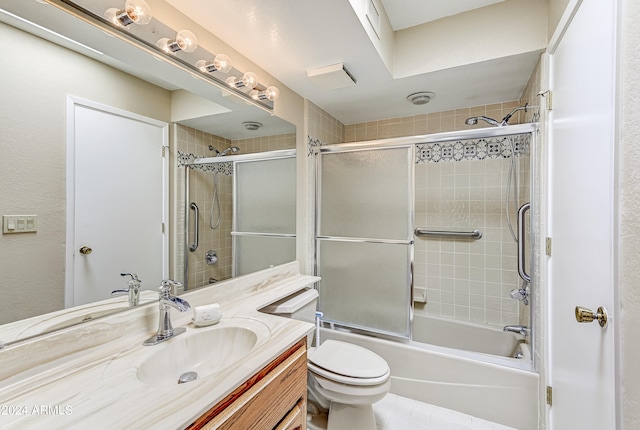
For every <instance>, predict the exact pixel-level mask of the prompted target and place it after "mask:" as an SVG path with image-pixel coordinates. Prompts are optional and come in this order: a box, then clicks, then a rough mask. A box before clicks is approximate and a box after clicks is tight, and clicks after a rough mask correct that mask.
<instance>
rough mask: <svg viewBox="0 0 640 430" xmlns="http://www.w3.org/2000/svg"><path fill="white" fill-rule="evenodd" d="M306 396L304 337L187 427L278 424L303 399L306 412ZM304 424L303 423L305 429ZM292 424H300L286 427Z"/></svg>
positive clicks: (232, 429)
mask: <svg viewBox="0 0 640 430" xmlns="http://www.w3.org/2000/svg"><path fill="white" fill-rule="evenodd" d="M306 398H307V351H306V340H305V339H302V340H301V341H300V342H298V343H297V344H296V345H295V346H294V347H293V348H291V349H289V350H288V351H287V352H285V353H284V354H282V355H281V356H280V357H278V358H277V359H276V360H274V361H273V362H272V363H271V364H270V365H268V366H266V367H265V368H264V369H262V370H261V371H260V372H258V373H257V374H256V375H254V376H253V377H252V378H250V379H249V380H247V381H246V382H245V383H244V384H242V386H241V387H239V388H238V390H236V392H234V393H231V394H230V395H229V396H228V397H227V398H225V399H223V400H222V401H221V402H219V403H218V404H217V405H216V406H214V407H213V408H212V409H211V410H210V411H209V412H207V413H206V414H204V415H203V416H202V417H200V418H199V419H197V420H196V421H195V422H194V423H193V424H192V425H191V426H189V427H188V429H189V430H195V429H219V430H264V429H273V428H277V426H278V425H280V424H282V423H284V418H286V417H288V416H289V415H290V411H292V410H294V409H295V407H297V405H299V404H300V402H302V403H301V404H302V406H301V407H300V409H301V411H302V410H304V412H305V415H306ZM305 427H306V426H304V424H303V425H301V426H300V428H302V429H305ZM289 428H291V429H295V428H297V427H296V426H293V427H284V429H289Z"/></svg>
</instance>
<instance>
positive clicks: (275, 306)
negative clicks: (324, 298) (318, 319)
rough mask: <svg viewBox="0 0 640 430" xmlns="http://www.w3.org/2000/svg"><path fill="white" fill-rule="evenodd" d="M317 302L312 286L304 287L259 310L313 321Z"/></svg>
mask: <svg viewBox="0 0 640 430" xmlns="http://www.w3.org/2000/svg"><path fill="white" fill-rule="evenodd" d="M317 303H318V291H316V290H315V289H313V288H305V289H302V290H298V291H296V292H295V293H293V294H290V295H288V296H287V297H285V298H283V299H280V300H278V301H277V302H274V303H271V304H270V305H268V306H265V307H264V308H262V309H260V312H265V313H268V314H274V315H280V316H283V317H286V318H293V319H296V320H300V321H306V322H310V323H313V322H315V313H316V304H317Z"/></svg>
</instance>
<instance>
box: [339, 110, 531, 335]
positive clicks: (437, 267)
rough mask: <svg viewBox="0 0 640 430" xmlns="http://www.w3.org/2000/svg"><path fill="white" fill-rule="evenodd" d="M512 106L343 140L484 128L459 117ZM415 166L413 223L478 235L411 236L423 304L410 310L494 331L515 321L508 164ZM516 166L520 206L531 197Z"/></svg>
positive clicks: (406, 123)
mask: <svg viewBox="0 0 640 430" xmlns="http://www.w3.org/2000/svg"><path fill="white" fill-rule="evenodd" d="M518 106H520V104H519V101H509V102H504V103H497V104H491V105H484V106H475V107H470V108H464V109H456V110H452V111H445V112H434V113H429V114H421V115H414V116H410V117H403V118H392V119H386V120H379V121H372V122H367V123H360V124H351V125H346V126H345V141H346V142H356V141H363V140H375V139H384V138H392V137H403V136H417V135H423V134H432V133H440V132H447V131H458V130H466V129H470V128H482V127H488V126H489V125H488V124H486V123H482V122H480V123H479V124H477V125H475V126H468V125H466V124H465V120H466V119H467V118H469V117H471V116H478V115H485V116H488V117H490V118H496V119H498V120H499V119H501V118H503V117H504V116H505V115H507V114H508V113H509V112H511V111H512V110H513V109H514V108H516V107H518ZM524 120H525V113H524V112H522V111H521V112H517V113H516V114H515V115H514V116H513V117H512V118H511V120H510V121H509V124H512V125H513V124H518V123H520V122H524ZM417 161H418V163H417V164H416V195H415V214H414V216H415V225H416V226H417V227H423V228H427V229H430V230H438V229H443V230H448V229H452V230H463V229H464V230H466V229H469V228H470V229H471V230H473V229H475V228H478V229H480V230H482V231H483V234H484V236H483V238H482V239H481V240H478V241H469V240H468V239H455V240H451V239H431V238H430V239H423V238H416V242H415V256H414V264H415V266H414V276H415V277H414V286H415V287H418V288H426V289H427V303H426V304H425V303H420V302H417V303H415V311H416V313H428V314H430V315H435V316H442V317H447V318H454V319H456V320H462V321H472V322H477V323H487V324H494V325H497V326H500V325H506V324H517V323H519V322H521V317H522V315H521V314H524V313H527V314H528V311H526V312H523V311H525V310H526V308H521V306H519V302H517V301H515V300H513V299H511V298H510V296H509V293H510V291H511V289H513V288H515V287H516V286H517V285H518V274H517V257H516V256H517V254H516V244H515V242H514V241H513V239H512V238H511V234H510V233H509V230H508V227H507V226H506V220H505V217H504V213H505V212H504V200H505V198H504V197H505V192H506V180H507V177H508V176H507V173H508V171H509V163H510V159H509V158H496V159H493V158H487V159H484V160H478V159H463V160H461V161H452V160H449V161H440V162H438V163H421V162H419V160H417ZM517 164H518V172H519V174H518V177H519V181H518V182H519V187H520V195H521V198H520V201H519V202H518V207H519V205H520V204H522V203H524V202H525V201H528V198H529V196H528V190H529V185H530V184H529V182H528V179H527V178H528V177H529V167H528V166H529V157H517ZM512 213H513V217H512V221H513V224H514V226H515V225H516V215H515V211H514V210H512ZM503 254H504V255H509V256H508V257H502V255H503Z"/></svg>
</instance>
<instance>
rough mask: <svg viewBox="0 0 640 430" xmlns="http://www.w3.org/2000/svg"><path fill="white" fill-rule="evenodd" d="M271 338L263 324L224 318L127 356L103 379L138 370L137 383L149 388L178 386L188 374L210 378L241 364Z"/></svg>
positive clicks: (245, 319) (116, 361)
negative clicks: (134, 369)
mask: <svg viewBox="0 0 640 430" xmlns="http://www.w3.org/2000/svg"><path fill="white" fill-rule="evenodd" d="M269 337H270V331H269V328H268V327H267V326H266V325H265V324H263V323H261V322H260V321H257V320H253V319H248V318H228V319H225V318H223V319H222V320H221V321H220V322H219V323H218V324H216V325H214V326H211V327H207V328H191V327H188V328H187V332H186V333H184V334H181V335H179V336H176V337H175V338H173V339H169V340H167V341H165V342H163V343H160V344H157V345H153V346H144V347H143V348H142V349H141V350H140V349H138V351H137V352H136V353H133V352H129V353H124V355H123V356H122V357H120V358H116V359H114V360H113V361H112V362H111V363H110V364H109V365H108V367H107V369H106V370H105V372H104V373H103V379H107V380H108V379H111V378H112V377H113V376H116V375H117V374H118V373H119V372H120V371H125V372H126V373H129V372H127V371H126V369H125V367H129V369H131V368H132V367H135V368H136V372H135V373H136V377H137V379H138V380H139V381H140V382H143V383H145V384H148V385H176V384H178V381H179V380H180V378H181V376H182V375H184V374H187V373H188V372H195V373H196V374H197V378H196V379H201V378H206V377H208V376H211V375H214V374H217V373H219V372H222V371H224V370H225V369H228V368H229V367H231V366H233V365H235V364H238V363H239V362H241V361H242V359H243V358H244V357H245V356H246V355H247V354H249V353H251V351H253V350H254V349H255V348H256V347H257V346H259V345H261V344H263V343H264V342H266V341H267V340H269ZM134 357H136V358H138V357H139V358H138V359H136V358H134ZM120 377H123V375H122V374H120Z"/></svg>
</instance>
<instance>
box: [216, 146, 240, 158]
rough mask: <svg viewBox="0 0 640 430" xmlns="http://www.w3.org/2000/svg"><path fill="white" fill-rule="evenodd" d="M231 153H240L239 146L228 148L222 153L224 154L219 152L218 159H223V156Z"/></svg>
mask: <svg viewBox="0 0 640 430" xmlns="http://www.w3.org/2000/svg"><path fill="white" fill-rule="evenodd" d="M229 151H231V152H238V151H240V148H238V147H237V146H230V147H228V148H227V149H225V150H224V151H222V152H218V157H222V156H224V155H227V153H228V152H229Z"/></svg>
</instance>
